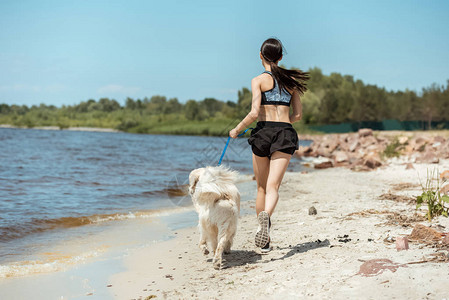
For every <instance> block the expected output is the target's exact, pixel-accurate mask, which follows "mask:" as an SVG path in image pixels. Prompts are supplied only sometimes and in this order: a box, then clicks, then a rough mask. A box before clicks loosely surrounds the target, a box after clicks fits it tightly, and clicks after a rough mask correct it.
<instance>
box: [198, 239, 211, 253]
mask: <svg viewBox="0 0 449 300" xmlns="http://www.w3.org/2000/svg"><path fill="white" fill-rule="evenodd" d="M199 246H200V249H201V252H203V254H204V255H208V254H209V250H208V249H207V243H206V239H205V238H204V236H201V237H200V243H199Z"/></svg>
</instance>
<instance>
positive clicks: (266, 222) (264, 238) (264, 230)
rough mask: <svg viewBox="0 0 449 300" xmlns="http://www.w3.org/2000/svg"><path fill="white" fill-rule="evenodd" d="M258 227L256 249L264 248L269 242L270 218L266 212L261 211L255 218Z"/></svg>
mask: <svg viewBox="0 0 449 300" xmlns="http://www.w3.org/2000/svg"><path fill="white" fill-rule="evenodd" d="M257 220H258V221H259V227H258V229H257V232H256V238H255V242H256V247H260V248H262V247H264V246H265V245H267V243H268V241H269V240H270V216H269V215H268V213H267V212H266V211H261V212H260V213H259V215H258V216H257Z"/></svg>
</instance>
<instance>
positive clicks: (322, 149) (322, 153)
mask: <svg viewBox="0 0 449 300" xmlns="http://www.w3.org/2000/svg"><path fill="white" fill-rule="evenodd" d="M316 153H317V154H318V155H319V156H324V157H331V155H332V154H331V152H330V151H329V149H328V148H326V147H321V146H320V148H318V149H317V151H316Z"/></svg>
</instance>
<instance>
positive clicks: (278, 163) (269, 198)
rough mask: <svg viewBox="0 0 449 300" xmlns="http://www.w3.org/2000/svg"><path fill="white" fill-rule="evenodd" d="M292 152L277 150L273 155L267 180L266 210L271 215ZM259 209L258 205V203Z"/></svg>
mask: <svg viewBox="0 0 449 300" xmlns="http://www.w3.org/2000/svg"><path fill="white" fill-rule="evenodd" d="M291 157H292V156H291V154H287V153H284V152H280V151H275V152H273V154H272V155H271V160H270V166H269V170H270V171H269V174H268V178H267V181H266V189H265V191H266V195H265V208H264V209H262V210H265V211H266V212H267V213H268V214H269V215H270V216H271V215H272V214H273V211H274V208H275V207H276V204H277V202H278V199H279V187H280V185H281V182H282V178H283V177H284V174H285V171H286V170H287V167H288V163H289V162H290V158H291ZM256 209H257V205H256Z"/></svg>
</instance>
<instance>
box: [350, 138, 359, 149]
mask: <svg viewBox="0 0 449 300" xmlns="http://www.w3.org/2000/svg"><path fill="white" fill-rule="evenodd" d="M348 145H349V151H351V152H354V151H355V149H357V146H358V145H359V140H358V139H354V140H352V141H350V142H349V144H348Z"/></svg>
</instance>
